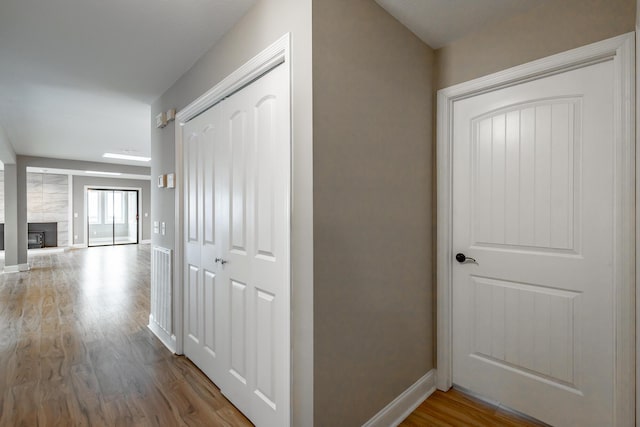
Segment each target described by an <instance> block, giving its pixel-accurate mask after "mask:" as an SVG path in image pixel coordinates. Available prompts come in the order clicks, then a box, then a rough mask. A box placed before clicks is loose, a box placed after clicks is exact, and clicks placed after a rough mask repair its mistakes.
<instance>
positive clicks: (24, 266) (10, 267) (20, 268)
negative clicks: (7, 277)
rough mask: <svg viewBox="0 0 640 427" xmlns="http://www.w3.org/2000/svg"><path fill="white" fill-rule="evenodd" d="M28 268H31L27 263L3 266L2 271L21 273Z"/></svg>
mask: <svg viewBox="0 0 640 427" xmlns="http://www.w3.org/2000/svg"><path fill="white" fill-rule="evenodd" d="M29 270H31V267H30V266H29V263H26V264H17V265H5V266H4V273H23V272H25V271H29Z"/></svg>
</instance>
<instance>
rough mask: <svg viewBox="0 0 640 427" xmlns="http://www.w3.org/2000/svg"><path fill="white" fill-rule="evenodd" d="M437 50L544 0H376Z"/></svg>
mask: <svg viewBox="0 0 640 427" xmlns="http://www.w3.org/2000/svg"><path fill="white" fill-rule="evenodd" d="M376 2H377V3H378V4H380V6H382V7H383V8H385V9H386V10H387V12H389V13H390V14H391V15H393V16H394V17H395V18H396V19H397V20H398V21H400V22H401V23H403V24H404V25H405V26H406V27H408V28H409V29H410V30H411V31H413V32H414V33H415V34H416V35H417V36H418V37H420V39H422V41H424V42H425V43H426V44H428V45H429V46H431V47H432V48H433V49H439V48H441V47H443V46H446V45H447V44H449V43H451V42H453V41H454V40H457V39H459V38H462V37H464V36H466V35H469V34H472V33H473V32H474V31H478V30H480V29H481V28H482V27H484V26H486V25H488V24H490V23H492V22H497V21H499V20H501V19H504V18H506V17H508V16H511V15H515V14H518V13H523V12H525V11H527V10H528V9H530V8H532V7H533V6H535V5H536V4H540V0H376Z"/></svg>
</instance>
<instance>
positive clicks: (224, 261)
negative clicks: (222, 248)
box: [220, 258, 229, 265]
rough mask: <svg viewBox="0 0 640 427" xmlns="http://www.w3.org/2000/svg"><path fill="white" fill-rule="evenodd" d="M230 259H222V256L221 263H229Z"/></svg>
mask: <svg viewBox="0 0 640 427" xmlns="http://www.w3.org/2000/svg"><path fill="white" fill-rule="evenodd" d="M228 262H229V261H227V260H226V259H222V258H220V264H222V265H225V264H226V263H228Z"/></svg>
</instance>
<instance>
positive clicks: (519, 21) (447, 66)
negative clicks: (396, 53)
mask: <svg viewBox="0 0 640 427" xmlns="http://www.w3.org/2000/svg"><path fill="white" fill-rule="evenodd" d="M635 20H636V1H635V0H552V1H549V0H546V1H540V2H539V3H538V4H537V5H536V6H535V7H533V8H532V9H531V10H529V11H527V12H526V13H523V14H519V15H516V16H513V17H511V18H509V19H506V20H504V21H502V22H498V23H493V24H492V25H490V26H488V27H486V28H484V29H482V30H480V31H478V32H476V33H474V34H470V35H469V36H467V37H464V38H462V39H460V40H457V41H455V42H453V43H451V44H449V45H448V46H445V47H443V48H441V49H438V50H437V51H436V64H437V77H436V88H437V89H441V88H444V87H448V86H452V85H454V84H456V83H462V82H464V81H467V80H471V79H474V78H476V77H481V76H484V75H487V74H490V73H494V72H497V71H501V70H504V69H507V68H509V67H513V66H516V65H520V64H524V63H526V62H530V61H534V60H536V59H540V58H544V57H546V56H549V55H553V54H555V53H560V52H564V51H566V50H569V49H573V48H576V47H580V46H584V45H587V44H590V43H595V42H597V41H600V40H604V39H607V38H610V37H614V36H617V35H620V34H624V33H627V32H630V31H634V30H635Z"/></svg>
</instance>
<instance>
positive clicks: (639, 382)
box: [635, 0, 640, 422]
mask: <svg viewBox="0 0 640 427" xmlns="http://www.w3.org/2000/svg"><path fill="white" fill-rule="evenodd" d="M638 88H640V0H637V2H636V93H635V96H636V167H638V166H637V165H640V150H638V149H637V147H638V144H640V132H639V131H638V125H639V124H640V96H638V93H637V91H638ZM639 254H640V174H638V173H636V266H637V265H638V255H639ZM639 286H640V268H637V267H636V380H635V381H636V383H635V386H636V402H635V404H636V422H638V421H639V420H640V392H639V391H640V369H639V368H638V367H639V366H640V359H639V358H640V339H638V333H639V332H640V316H638V313H640V298H639V297H638V295H640V293H639V292H638V291H639V290H640V289H639V288H638V287H639Z"/></svg>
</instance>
